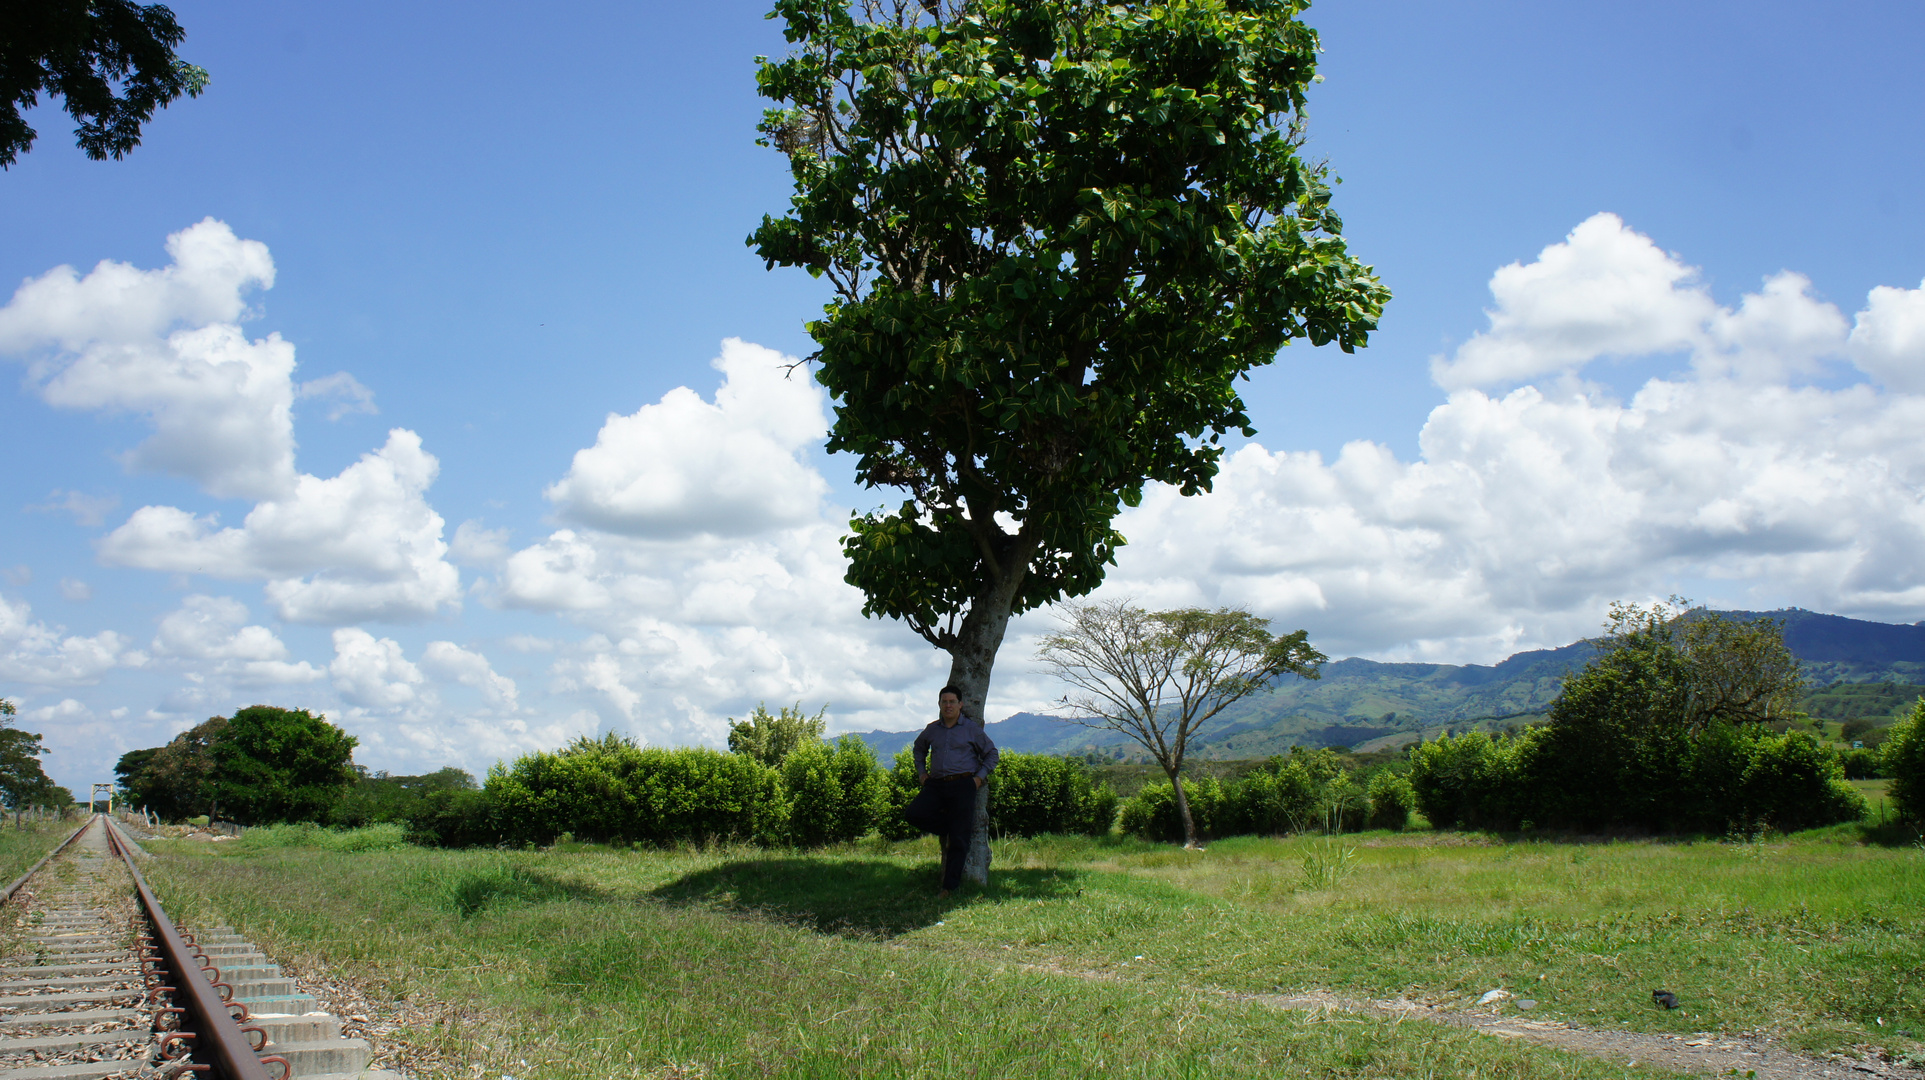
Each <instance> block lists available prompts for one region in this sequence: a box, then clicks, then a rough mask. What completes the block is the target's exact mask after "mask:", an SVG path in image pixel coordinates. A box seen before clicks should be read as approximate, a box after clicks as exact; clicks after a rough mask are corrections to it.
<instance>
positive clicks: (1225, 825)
mask: <svg viewBox="0 0 1925 1080" xmlns="http://www.w3.org/2000/svg"><path fill="white" fill-rule="evenodd" d="M1183 792H1184V794H1185V795H1186V796H1188V798H1189V802H1190V816H1191V817H1192V818H1193V819H1194V820H1195V821H1196V827H1197V832H1198V833H1199V834H1200V835H1203V836H1206V837H1224V836H1238V835H1248V834H1259V835H1279V834H1282V833H1288V832H1307V831H1337V832H1352V831H1356V830H1358V829H1362V828H1366V827H1368V828H1378V829H1401V828H1403V827H1404V826H1406V825H1407V824H1409V822H1410V810H1411V806H1412V803H1413V795H1412V793H1411V789H1410V782H1409V781H1408V780H1406V779H1405V778H1404V777H1402V776H1400V775H1398V774H1397V773H1395V772H1393V771H1391V770H1389V769H1383V770H1380V771H1378V772H1376V773H1374V774H1372V775H1371V776H1370V777H1369V780H1368V782H1367V784H1360V783H1359V782H1358V780H1357V779H1356V778H1354V777H1352V776H1351V775H1350V774H1349V773H1348V772H1346V771H1345V770H1344V768H1343V765H1342V759H1341V758H1340V757H1339V756H1338V755H1337V754H1335V753H1333V752H1331V751H1329V750H1317V751H1309V752H1306V751H1302V750H1298V751H1295V752H1292V753H1291V754H1290V756H1288V757H1275V758H1272V759H1270V761H1269V763H1268V764H1266V765H1265V766H1264V768H1262V769H1260V770H1258V771H1256V772H1253V773H1251V774H1249V775H1247V776H1244V777H1242V778H1240V779H1236V780H1231V781H1227V782H1225V781H1220V780H1217V779H1215V778H1214V777H1202V778H1196V779H1185V780H1184V781H1183ZM1119 824H1120V825H1121V827H1122V829H1123V831H1124V832H1126V833H1128V834H1130V835H1132V836H1136V837H1141V838H1142V839H1145V840H1174V841H1178V842H1180V841H1181V840H1182V839H1183V823H1182V819H1181V818H1180V817H1178V815H1177V811H1176V790H1175V788H1174V787H1172V786H1171V785H1170V784H1169V782H1167V781H1162V782H1158V783H1154V784H1149V785H1146V786H1145V787H1144V788H1143V790H1142V791H1140V792H1138V793H1137V794H1136V795H1135V796H1134V797H1133V798H1131V799H1130V800H1128V801H1127V802H1125V803H1124V804H1123V811H1122V815H1121V819H1120V821H1119Z"/></svg>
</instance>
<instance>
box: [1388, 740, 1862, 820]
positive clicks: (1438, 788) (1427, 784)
mask: <svg viewBox="0 0 1925 1080" xmlns="http://www.w3.org/2000/svg"><path fill="white" fill-rule="evenodd" d="M1614 736H1615V737H1614ZM1578 743H1582V745H1576V744H1578ZM1411 784H1412V787H1413V788H1414V789H1415V792H1416V797H1417V807H1418V809H1420V810H1421V811H1423V814H1424V816H1425V817H1427V818H1429V819H1430V821H1431V823H1432V824H1433V825H1435V826H1437V827H1438V828H1451V827H1464V828H1488V829H1516V828H1519V827H1522V826H1524V825H1527V824H1528V825H1535V826H1547V827H1553V828H1572V829H1585V830H1591V829H1608V828H1632V829H1639V830H1646V831H1650V832H1707V831H1708V832H1724V831H1726V830H1729V829H1732V828H1743V827H1749V826H1756V825H1770V826H1772V827H1774V828H1778V829H1781V830H1786V831H1790V830H1795V829H1804V828H1811V827H1814V826H1818V825H1829V824H1833V823H1836V822H1841V821H1855V820H1857V819H1859V818H1860V817H1862V816H1864V813H1865V800H1864V798H1863V797H1862V796H1860V795H1859V794H1858V792H1857V791H1856V790H1855V789H1854V788H1853V787H1852V786H1851V785H1850V784H1849V783H1848V782H1846V780H1845V772H1844V768H1843V766H1842V765H1841V764H1840V762H1839V760H1838V757H1837V755H1836V754H1834V753H1833V752H1832V751H1829V750H1827V749H1826V748H1825V747H1823V746H1821V745H1819V743H1818V741H1817V740H1816V739H1814V738H1813V737H1812V736H1811V734H1810V733H1808V732H1804V731H1797V730H1793V731H1787V732H1785V733H1783V734H1773V733H1770V732H1769V731H1764V730H1759V729H1758V728H1757V727H1755V726H1754V727H1748V728H1744V729H1740V728H1738V727H1735V726H1733V725H1731V724H1729V723H1723V722H1719V723H1715V724H1712V725H1710V726H1709V727H1707V728H1706V729H1705V730H1704V731H1702V732H1699V733H1697V734H1695V735H1692V734H1688V733H1685V732H1681V731H1664V730H1659V731H1645V732H1640V733H1637V734H1636V735H1635V736H1616V734H1615V733H1613V732H1608V731H1606V732H1599V731H1597V730H1584V729H1580V728H1577V727H1576V726H1572V727H1569V728H1565V727H1560V726H1559V725H1557V724H1552V725H1549V726H1546V727H1539V728H1528V729H1526V730H1524V731H1523V732H1521V733H1519V734H1517V735H1514V736H1501V735H1500V736H1496V737H1492V736H1489V735H1485V734H1483V733H1482V732H1466V733H1465V734H1462V735H1458V736H1456V737H1454V738H1452V737H1448V736H1447V737H1443V738H1439V739H1436V740H1433V741H1431V742H1427V743H1423V744H1421V745H1419V746H1417V747H1415V748H1413V750H1412V752H1411Z"/></svg>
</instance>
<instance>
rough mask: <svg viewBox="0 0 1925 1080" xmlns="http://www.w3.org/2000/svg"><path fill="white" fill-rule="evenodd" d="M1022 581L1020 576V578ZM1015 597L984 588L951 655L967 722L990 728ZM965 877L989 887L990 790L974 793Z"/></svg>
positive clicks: (1010, 591)
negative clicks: (999, 656) (992, 680)
mask: <svg viewBox="0 0 1925 1080" xmlns="http://www.w3.org/2000/svg"><path fill="white" fill-rule="evenodd" d="M1018 581H1020V577H1019V578H1018ZM1015 597H1016V588H1015V585H1014V584H1008V585H1004V584H1002V583H998V584H995V585H991V586H990V587H989V588H987V589H984V590H983V592H982V593H981V594H979V595H978V596H977V597H976V599H975V600H974V602H972V603H971V604H970V605H969V614H967V615H965V616H963V621H962V626H960V627H958V628H957V632H956V644H955V646H954V647H952V648H951V649H950V650H949V683H950V685H952V686H954V687H956V688H957V689H959V690H961V691H962V699H963V713H964V715H965V716H966V717H967V718H968V722H970V723H974V724H976V725H978V726H980V725H982V724H985V723H987V722H988V721H987V716H988V714H987V713H986V712H984V707H985V706H986V705H987V703H988V701H989V677H990V673H991V672H992V671H993V670H994V669H995V667H996V650H998V649H1000V648H1002V644H1003V633H1004V632H1005V631H1006V630H1008V629H1009V609H1010V606H1011V604H1012V603H1013V602H1014V600H1015ZM963 876H964V877H966V878H968V879H969V880H971V881H973V882H975V883H976V884H978V885H983V886H987V885H988V884H989V785H988V784H984V785H983V786H982V787H980V788H977V789H976V824H975V827H974V828H973V829H972V830H970V833H969V856H968V858H966V859H965V860H964V861H963Z"/></svg>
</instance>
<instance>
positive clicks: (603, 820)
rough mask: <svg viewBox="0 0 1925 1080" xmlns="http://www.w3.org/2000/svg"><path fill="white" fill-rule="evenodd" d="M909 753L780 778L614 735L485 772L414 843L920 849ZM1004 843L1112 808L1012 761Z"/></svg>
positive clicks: (1002, 803) (788, 767) (833, 760)
mask: <svg viewBox="0 0 1925 1080" xmlns="http://www.w3.org/2000/svg"><path fill="white" fill-rule="evenodd" d="M916 790H917V785H916V781H915V773H914V766H913V764H912V762H911V759H910V755H909V753H908V752H907V751H904V752H903V753H901V754H898V755H897V756H896V760H895V762H894V763H893V767H892V768H890V769H888V770H883V769H881V768H879V767H878V765H877V762H876V758H875V754H874V753H873V752H872V751H871V750H870V749H869V747H868V746H867V745H866V744H865V743H863V742H862V741H861V740H860V739H857V738H854V737H853V736H844V737H843V738H841V739H838V740H836V741H835V742H834V743H826V742H821V741H814V742H808V743H804V744H803V745H801V746H800V747H798V748H797V749H796V750H794V751H792V752H791V753H790V754H788V756H787V757H785V758H784V759H783V760H782V761H781V763H780V764H779V765H775V766H769V765H765V764H763V763H762V762H760V761H757V760H756V759H755V758H753V757H750V756H748V755H746V754H726V753H722V752H719V751H715V750H708V749H701V748H683V749H673V750H666V749H657V748H653V747H647V748H644V747H638V746H636V745H635V744H633V743H631V742H629V741H628V740H626V739H623V738H621V737H620V736H616V735H608V736H605V737H603V738H601V739H577V740H576V741H575V742H574V743H572V744H570V745H569V746H567V747H564V748H563V749H561V750H558V751H555V752H553V753H534V754H528V755H526V756H524V757H522V758H519V759H517V760H516V761H515V762H514V763H513V764H510V765H505V766H503V765H497V766H495V768H494V769H492V770H490V771H489V774H488V780H487V782H486V783H485V784H484V785H483V786H482V789H481V790H480V791H476V792H458V793H455V795H454V796H453V797H452V798H450V799H447V800H442V801H441V802H440V803H438V804H437V807H436V811H437V812H436V813H434V814H431V815H430V816H429V817H428V818H427V819H426V820H421V821H417V822H416V823H415V825H416V830H415V831H416V836H417V838H418V839H421V840H424V841H429V842H435V843H441V844H444V845H449V846H456V845H459V846H472V845H476V844H492V843H503V842H506V843H514V844H521V843H537V844H546V843H550V842H552V841H554V840H555V839H556V838H557V837H559V836H561V835H563V834H567V835H569V836H572V837H574V838H575V839H577V840H587V841H594V842H620V843H632V844H651V845H674V844H707V843H717V842H724V843H726V842H734V843H752V844H762V845H768V846H792V847H818V846H821V845H825V844H838V843H846V842H848V841H852V840H857V839H860V838H862V837H864V836H867V835H868V834H869V833H871V832H874V831H880V832H881V833H882V834H883V835H884V836H886V837H890V838H892V839H906V838H908V837H911V836H913V835H915V830H914V829H912V828H910V827H909V826H908V825H907V823H906V822H905V821H904V820H903V816H902V811H903V809H904V807H906V806H907V805H908V803H909V800H910V799H912V798H914V797H915V793H916ZM989 790H990V800H989V806H990V811H989V814H990V817H989V827H990V830H991V834H992V835H996V836H1034V835H1037V834H1039V833H1044V832H1079V833H1085V834H1092V835H1098V834H1102V833H1107V832H1108V831H1109V828H1110V823H1111V822H1112V821H1113V820H1114V819H1115V816H1116V795H1115V793H1114V792H1113V791H1111V790H1110V788H1109V786H1108V785H1102V786H1096V785H1094V784H1092V782H1091V780H1090V775H1089V771H1088V769H1087V768H1086V767H1085V766H1084V765H1083V764H1082V763H1081V762H1078V761H1071V760H1067V759H1063V758H1052V757H1046V756H1043V755H1039V754H1004V755H1002V761H1001V764H1000V765H999V766H998V768H997V769H996V772H995V774H994V775H993V776H992V777H991V780H990V784H989Z"/></svg>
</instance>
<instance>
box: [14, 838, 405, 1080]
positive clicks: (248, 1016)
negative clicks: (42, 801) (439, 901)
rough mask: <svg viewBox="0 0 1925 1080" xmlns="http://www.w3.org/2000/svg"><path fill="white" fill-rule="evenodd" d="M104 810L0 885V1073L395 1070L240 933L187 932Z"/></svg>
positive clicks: (385, 1079)
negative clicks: (371, 1064)
mask: <svg viewBox="0 0 1925 1080" xmlns="http://www.w3.org/2000/svg"><path fill="white" fill-rule="evenodd" d="M136 856H143V857H144V853H143V852H141V851H140V849H139V847H138V846H137V845H135V844H134V842H133V841H132V840H130V839H128V837H127V836H126V834H124V833H122V832H121V831H120V830H119V828H118V827H116V826H115V825H114V824H113V822H112V821H111V820H110V819H108V818H107V817H105V816H104V815H101V816H96V817H94V818H93V819H92V820H90V821H88V822H87V823H86V824H85V825H82V826H81V827H80V828H78V829H76V830H75V831H74V833H73V835H72V836H69V837H68V838H67V839H66V841H65V842H63V843H62V844H61V845H60V847H58V848H56V849H55V850H54V852H53V853H52V854H50V855H48V857H47V858H45V859H42V860H41V861H40V863H38V864H36V865H35V867H34V868H33V869H32V870H29V871H28V872H27V874H26V875H25V876H23V877H22V878H21V879H20V880H19V881H16V882H14V883H13V884H12V885H11V886H9V887H8V888H7V889H6V890H5V892H0V904H4V907H0V1080H107V1078H120V1077H125V1078H130V1080H131V1078H136V1077H140V1078H145V1077H152V1078H155V1080H163V1078H179V1080H188V1078H190V1077H207V1078H213V1080H289V1078H292V1080H348V1078H351V1077H352V1078H361V1080H402V1078H401V1077H400V1075H399V1074H397V1073H392V1072H377V1071H370V1070H368V1068H367V1062H368V1054H369V1047H368V1044H367V1043H366V1042H364V1041H362V1040H360V1039H344V1038H342V1037H341V1025H340V1022H339V1021H338V1020H336V1019H335V1018H334V1017H332V1016H329V1015H327V1014H326V1013H324V1012H320V1011H319V1009H318V1003H317V1002H316V1001H315V999H314V998H312V997H309V996H307V995H305V994H302V993H299V992H298V990H297V989H296V987H295V985H294V980H292V979H290V978H287V977H285V976H284V975H283V974H282V972H281V970H280V968H279V967H277V966H275V965H273V964H270V963H268V962H267V958H266V957H265V956H263V955H261V953H260V952H259V951H258V950H256V949H255V948H254V947H253V946H252V945H249V944H248V943H247V942H244V941H242V940H241V939H240V937H239V936H238V935H235V934H233V933H232V932H230V931H227V930H225V929H223V928H214V929H209V930H202V931H200V932H198V933H195V932H191V931H183V930H181V929H179V928H177V927H175V926H174V924H173V922H172V921H171V920H170V919H169V918H168V916H167V913H166V912H164V911H162V910H161V907H160V904H159V902H158V901H157V900H155V898H154V895H153V892H152V891H151V890H150V889H148V887H147V884H146V881H145V880H144V879H143V877H142V876H141V873H140V869H139V867H138V866H137V865H136V864H135V858H136Z"/></svg>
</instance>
